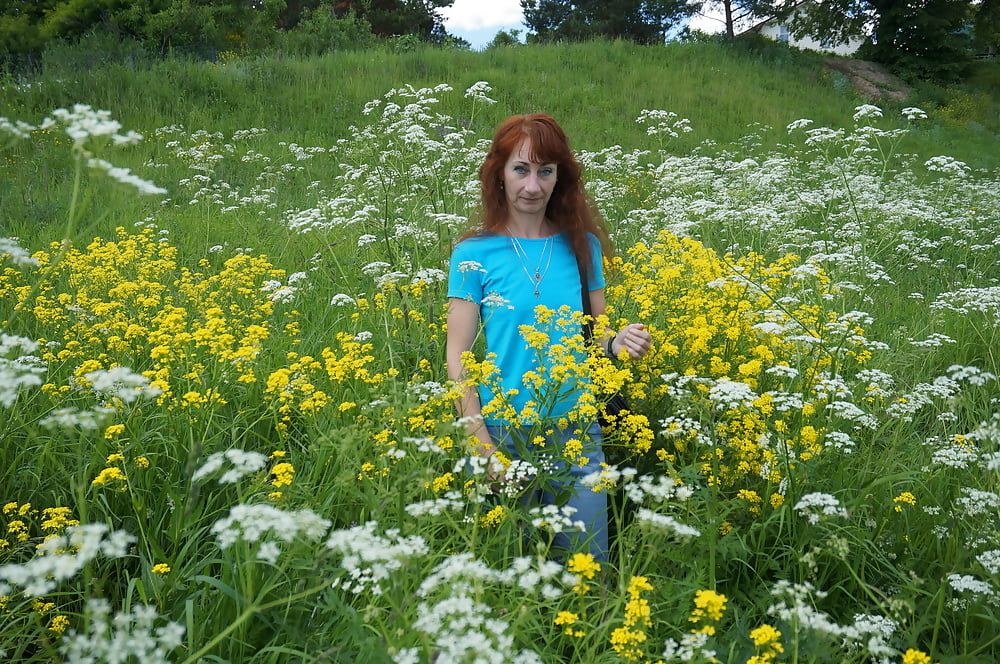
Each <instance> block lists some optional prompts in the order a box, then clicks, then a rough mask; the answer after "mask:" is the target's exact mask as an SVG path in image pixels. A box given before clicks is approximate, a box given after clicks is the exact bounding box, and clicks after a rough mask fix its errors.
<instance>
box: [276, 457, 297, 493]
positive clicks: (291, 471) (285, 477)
mask: <svg viewBox="0 0 1000 664" xmlns="http://www.w3.org/2000/svg"><path fill="white" fill-rule="evenodd" d="M271 475H273V476H274V479H273V480H271V486H273V487H275V488H281V487H283V486H289V485H290V484H291V483H292V479H293V477H294V475H295V466H293V465H292V464H290V463H288V462H287V461H286V462H284V463H279V464H276V465H275V466H274V468H272V469H271Z"/></svg>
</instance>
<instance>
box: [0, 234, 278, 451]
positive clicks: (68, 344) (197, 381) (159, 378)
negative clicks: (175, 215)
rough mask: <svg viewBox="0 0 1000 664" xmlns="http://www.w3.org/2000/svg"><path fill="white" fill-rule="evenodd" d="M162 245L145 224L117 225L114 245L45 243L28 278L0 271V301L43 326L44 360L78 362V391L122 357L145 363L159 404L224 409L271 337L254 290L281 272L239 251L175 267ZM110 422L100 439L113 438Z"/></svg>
mask: <svg viewBox="0 0 1000 664" xmlns="http://www.w3.org/2000/svg"><path fill="white" fill-rule="evenodd" d="M161 240H162V238H159V237H158V236H157V234H156V233H155V231H154V230H153V229H152V228H148V227H147V228H144V229H142V230H141V231H139V232H137V233H129V232H128V231H126V230H125V229H124V228H118V229H117V231H116V237H115V239H113V240H104V239H100V238H97V239H95V240H93V241H92V242H91V243H90V244H88V245H87V246H86V247H84V248H82V249H79V248H76V247H69V248H68V249H67V250H65V252H63V251H62V249H63V248H62V245H61V244H60V243H54V244H53V245H52V246H51V248H50V250H49V251H39V252H36V253H35V254H34V255H33V256H34V258H35V259H36V260H37V261H38V262H39V266H38V267H37V268H34V269H35V273H34V278H32V275H31V274H29V273H27V271H25V272H23V273H22V272H18V271H12V270H5V271H4V272H3V273H0V298H7V299H11V300H13V302H14V304H15V306H16V307H17V308H18V309H20V310H23V311H27V312H30V313H31V314H32V315H33V316H34V318H35V319H36V320H37V321H38V323H40V324H41V325H42V326H43V328H42V329H43V330H45V332H44V334H45V335H46V336H47V337H48V338H47V339H42V342H43V343H46V342H48V341H50V340H51V341H52V342H53V343H51V344H49V343H46V346H45V347H46V351H45V352H44V354H43V356H42V357H43V359H44V360H46V361H48V362H50V363H53V364H55V363H60V364H61V363H73V362H76V363H79V364H78V368H77V370H76V371H75V372H74V378H73V380H72V383H71V384H72V385H82V386H85V384H86V381H85V380H84V379H83V374H85V373H87V372H89V371H94V370H97V369H104V368H109V367H111V366H113V365H114V363H115V361H116V360H117V361H120V358H123V357H130V358H134V364H133V366H136V365H139V366H148V367H149V368H148V369H146V370H145V371H144V372H143V374H144V375H145V376H146V377H148V378H149V379H150V380H151V382H152V384H153V385H154V386H156V387H158V388H160V389H161V390H162V393H161V394H160V396H159V403H161V404H164V403H165V404H167V405H168V407H170V408H173V407H183V408H203V407H205V406H210V405H215V404H220V405H221V404H224V403H226V399H225V398H224V396H223V391H224V390H225V388H224V386H229V385H231V384H235V383H240V382H242V383H248V382H254V381H256V377H255V373H254V362H255V360H256V358H257V356H258V355H259V354H260V353H261V351H262V350H263V348H264V342H265V341H266V340H267V339H268V338H269V337H270V336H271V334H272V332H271V322H270V319H271V317H272V314H273V313H274V303H273V302H271V300H270V299H269V298H268V296H267V294H266V292H263V291H262V290H261V289H262V286H263V284H264V283H265V282H266V281H268V280H275V279H281V278H283V277H284V271H282V270H279V269H275V268H274V267H272V265H271V264H270V262H268V260H267V259H266V258H263V257H259V256H258V257H255V256H249V255H243V254H240V255H236V256H233V257H232V258H229V259H228V260H226V261H225V262H224V263H223V265H222V267H221V269H219V270H218V271H217V272H214V273H208V272H200V271H194V270H191V269H189V268H186V267H180V266H179V264H178V261H177V249H176V247H174V246H172V245H171V244H170V243H169V242H166V241H161ZM57 256H59V259H58V260H56V258H57ZM200 267H202V268H203V269H204V268H208V267H209V263H208V261H206V260H202V261H201V263H200ZM29 280H30V281H32V282H34V283H32V284H29V283H28V282H29ZM69 387H70V386H69V385H67V386H63V387H58V386H55V385H48V386H47V389H46V392H47V393H49V394H50V395H55V394H65V393H67V392H68V391H69ZM118 426H120V425H115V426H113V427H112V428H110V429H109V430H108V431H106V432H105V435H106V436H107V437H108V438H111V437H113V436H115V435H118V434H120V433H121V431H122V430H121V429H118V428H117V427H118Z"/></svg>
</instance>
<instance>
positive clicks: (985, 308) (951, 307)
mask: <svg viewBox="0 0 1000 664" xmlns="http://www.w3.org/2000/svg"><path fill="white" fill-rule="evenodd" d="M930 306H931V309H935V310H938V311H941V310H944V311H953V312H955V313H957V314H962V315H968V314H970V313H975V312H978V313H981V314H985V315H987V316H992V317H993V318H994V319H995V320H1000V286H985V287H982V288H960V289H958V290H954V291H948V292H945V293H941V294H940V295H938V296H937V298H935V299H934V301H933V302H931V305H930Z"/></svg>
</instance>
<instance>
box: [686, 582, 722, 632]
mask: <svg viewBox="0 0 1000 664" xmlns="http://www.w3.org/2000/svg"><path fill="white" fill-rule="evenodd" d="M727 601H728V600H727V599H726V596H725V595H722V594H719V593H717V592H715V591H714V590H699V591H698V592H696V593H695V594H694V609H692V610H691V615H690V616H689V617H688V620H689V621H691V622H692V623H694V624H695V625H699V627H697V628H696V629H694V630H693V631H694V632H695V633H701V634H707V635H708V636H712V635H713V634H715V623H717V622H719V621H720V620H722V614H723V613H724V612H725V610H726V602H727Z"/></svg>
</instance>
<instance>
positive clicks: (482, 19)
mask: <svg viewBox="0 0 1000 664" xmlns="http://www.w3.org/2000/svg"><path fill="white" fill-rule="evenodd" d="M441 14H442V15H443V16H444V27H445V28H446V29H447V30H448V32H450V33H451V34H453V35H457V36H459V37H462V38H463V39H467V40H468V41H469V43H470V44H472V48H477V49H478V48H482V47H483V46H486V44H487V43H488V42H489V41H490V40H491V39H493V35H495V34H496V33H497V32H498V31H499V30H510V29H512V28H518V29H520V30H521V31H522V32H523V31H524V30H525V27H524V14H523V13H522V12H521V2H520V0H455V4H453V5H452V6H451V7H447V8H445V9H443V10H441ZM690 25H691V27H692V28H694V29H697V30H701V31H702V32H721V31H722V29H723V26H722V24H721V23H720V22H719V21H717V20H712V19H710V18H704V17H701V16H696V17H694V19H692V21H691V24H690Z"/></svg>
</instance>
